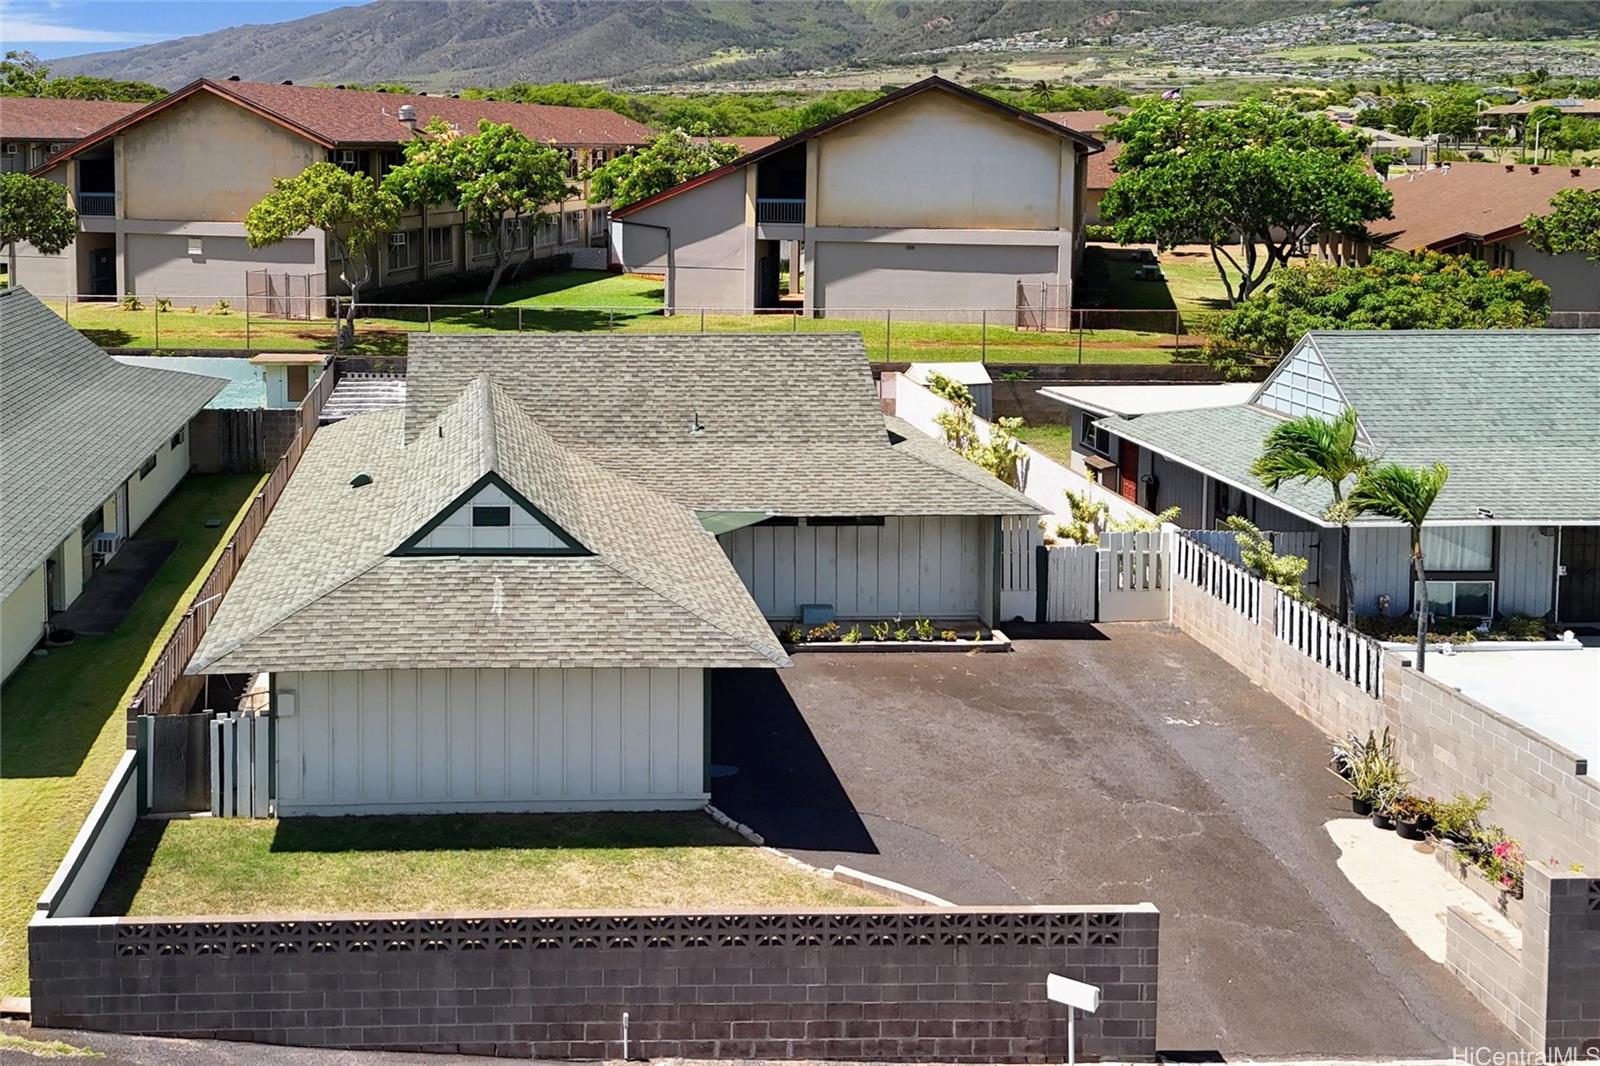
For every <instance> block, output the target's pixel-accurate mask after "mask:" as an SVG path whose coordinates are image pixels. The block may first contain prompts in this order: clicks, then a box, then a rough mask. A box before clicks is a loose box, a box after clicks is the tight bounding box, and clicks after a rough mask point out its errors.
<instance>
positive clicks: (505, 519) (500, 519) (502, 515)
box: [472, 506, 511, 526]
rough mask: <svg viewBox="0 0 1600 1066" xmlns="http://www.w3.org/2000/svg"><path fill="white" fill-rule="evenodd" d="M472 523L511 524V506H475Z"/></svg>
mask: <svg viewBox="0 0 1600 1066" xmlns="http://www.w3.org/2000/svg"><path fill="white" fill-rule="evenodd" d="M472 524H473V525H474V526H509V525H510V524H511V508H510V507H504V506H502V507H474V508H473V509H472Z"/></svg>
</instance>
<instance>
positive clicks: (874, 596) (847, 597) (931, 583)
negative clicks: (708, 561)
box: [717, 515, 995, 620]
mask: <svg viewBox="0 0 1600 1066" xmlns="http://www.w3.org/2000/svg"><path fill="white" fill-rule="evenodd" d="M993 523H994V519H993V518H991V517H986V516H979V515H923V516H911V517H895V516H889V517H886V518H885V519H884V520H883V525H881V526H877V525H861V526H830V525H816V526H813V525H807V524H805V523H804V522H802V523H801V524H800V525H795V526H783V525H758V526H746V527H745V528H743V529H738V530H734V531H733V532H731V533H724V534H722V535H721V536H719V537H718V538H717V540H718V541H719V542H720V543H721V544H722V547H723V550H724V551H726V552H727V553H728V558H729V559H730V560H731V561H732V562H733V568H734V569H735V570H736V571H738V574H739V577H740V579H741V580H743V581H744V585H745V588H747V589H749V590H750V595H751V597H752V598H753V599H754V600H755V601H756V605H757V606H758V607H760V608H761V613H762V614H764V615H765V616H766V617H768V618H798V617H799V615H800V606H801V605H802V604H808V603H831V604H833V608H834V613H835V614H836V615H837V616H838V617H840V618H892V617H894V616H896V615H900V616H902V617H908V618H909V617H923V618H938V619H951V620H964V619H969V618H981V619H987V618H988V616H989V614H990V613H991V608H990V606H989V603H988V600H987V597H986V596H985V591H986V590H992V568H993V566H994V550H995V549H994V545H993ZM984 567H989V568H990V570H989V572H988V573H986V572H985V571H984Z"/></svg>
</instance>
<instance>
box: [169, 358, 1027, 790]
mask: <svg viewBox="0 0 1600 1066" xmlns="http://www.w3.org/2000/svg"><path fill="white" fill-rule="evenodd" d="M407 377H408V380H407V388H406V391H405V398H404V403H403V406H395V407H392V408H389V409H386V410H378V411H374V412H371V413H366V414H359V415H355V416H353V417H350V418H347V419H344V420H343V421H340V422H336V423H334V424H332V425H330V426H327V427H325V428H323V429H322V430H320V431H319V432H318V433H317V435H316V437H315V438H313V440H312V443H311V445H310V447H309V448H308V449H307V451H306V454H305V457H304V459H303V460H302V462H301V465H300V467H299V469H298V470H297V471H296V472H295V475H294V477H293V478H292V479H291V480H290V482H289V485H288V487H287V488H286V489H285V491H284V494H283V496H282V497H281V498H280V500H279V502H278V504H277V507H276V508H275V510H274V512H273V514H272V517H271V518H270V519H269V520H268V522H267V524H266V526H265V528H264V529H263V531H262V534H261V537H260V539H259V540H258V541H257V542H256V545H255V547H254V548H253V550H252V551H251V553H250V555H249V557H248V558H247V559H246V561H245V563H244V565H243V567H242V568H241V570H240V573H239V576H238V578H237V579H236V580H235V582H234V585H233V587H232V588H231V589H230V590H229V592H228V593H227V595H226V596H225V597H224V598H223V600H222V603H221V605H220V607H219V609H218V612H217V614H216V616H215V618H214V620H213V621H212V623H211V626H210V628H209V629H208V631H207V633H206V636H205V639H204V640H203V641H202V643H201V645H200V647H199V649H198V650H197V652H196V654H195V656H194V659H193V661H192V662H191V664H190V667H189V669H190V671H191V672H193V673H213V674H214V673H256V672H265V673H268V674H270V675H271V684H270V690H271V693H272V698H271V706H272V712H271V713H272V716H273V724H272V727H271V728H272V729H273V730H274V731H275V732H274V736H275V738H276V739H275V740H274V742H273V743H274V748H275V752H276V756H275V759H276V762H275V784H274V788H275V790H276V791H275V793H274V798H275V801H276V803H277V809H278V812H279V813H280V814H331V813H366V812H378V811H407V812H411V811H442V810H457V811H490V810H494V811H505V810H560V809H675V808H686V807H695V806H699V805H700V804H703V803H704V802H705V800H706V798H707V795H708V786H707V780H706V776H705V775H706V759H707V756H708V753H709V744H708V743H707V734H706V730H707V729H708V728H709V721H710V719H709V716H708V714H707V705H706V701H707V699H708V698H709V697H708V694H709V692H710V688H709V686H708V685H707V683H706V678H705V672H706V671H708V670H713V669H733V668H757V669H763V668H773V667H781V666H784V665H786V664H787V662H788V660H787V658H786V657H785V654H784V650H783V646H782V645H781V644H780V643H779V642H778V640H777V638H776V636H775V635H774V626H773V622H774V620H780V621H781V620H792V619H796V618H799V617H800V616H801V614H802V611H801V609H802V607H810V608H811V612H812V613H813V614H818V615H820V616H821V617H827V616H828V615H830V614H831V615H832V616H834V617H837V618H840V619H844V620H849V619H878V618H892V617H895V616H897V615H900V616H905V617H916V616H923V617H930V618H934V619H947V620H950V621H952V622H954V621H958V620H959V621H968V622H971V621H977V620H981V621H984V622H991V621H993V620H994V619H996V618H997V617H998V611H999V605H998V599H999V588H998V585H999V563H1000V551H1001V537H1000V532H999V529H1000V525H1001V517H1002V516H1013V515H1026V516H1030V517H1031V516H1033V515H1036V514H1037V513H1038V511H1039V509H1038V508H1037V507H1036V506H1035V505H1034V504H1032V503H1031V502H1030V501H1029V500H1028V499H1027V498H1026V497H1025V496H1022V495H1021V494H1020V493H1018V492H1015V491H1014V490H1012V489H1010V488H1008V487H1007V486H1005V485H1003V484H1002V483H1000V482H999V481H997V480H996V479H994V478H993V477H991V476H990V475H989V474H988V473H986V472H984V471H982V470H979V469H978V468H977V467H974V466H972V465H970V464H968V463H967V462H966V461H965V460H963V459H960V458H958V457H956V456H955V455H954V454H952V453H951V452H949V451H948V450H947V449H945V448H944V447H943V446H942V445H940V444H939V443H938V442H935V441H931V440H929V439H927V438H926V437H924V436H922V435H921V434H919V433H917V432H915V431H914V430H910V429H909V427H905V426H903V425H899V426H897V425H896V424H894V423H892V422H891V421H890V420H886V418H885V416H884V415H883V414H882V412H881V411H880V409H879V406H878V402H877V398H876V395H875V393H874V390H873V385H872V377H871V372H870V370H869V368H868V365H867V359H866V351H865V346H864V345H863V344H862V341H861V339H860V338H859V337H857V336H851V335H842V334H841V335H814V336H785V335H768V334H762V335H754V336H738V335H710V336H664V337H662V336H615V335H605V334H521V335H506V336H495V337H483V336H467V335H459V336H445V335H439V334H436V335H432V336H421V335H419V336H416V337H413V338H411V345H410V350H409V359H408V367H407Z"/></svg>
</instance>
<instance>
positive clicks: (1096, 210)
mask: <svg viewBox="0 0 1600 1066" xmlns="http://www.w3.org/2000/svg"><path fill="white" fill-rule="evenodd" d="M1126 114H1127V112H1126V110H1111V111H1046V112H1044V113H1042V114H1040V116H1039V117H1040V118H1044V119H1049V120H1050V121H1051V122H1054V123H1055V124H1056V125H1058V126H1065V127H1066V128H1067V129H1069V130H1077V131H1078V132H1079V133H1087V134H1089V135H1090V136H1093V137H1097V138H1099V139H1100V140H1101V141H1104V142H1105V146H1106V150H1105V151H1103V152H1098V153H1096V154H1094V155H1092V156H1090V157H1089V172H1088V180H1087V181H1085V182H1084V206H1083V221H1084V222H1085V223H1086V224H1089V225H1096V224H1098V223H1099V222H1100V221H1101V219H1100V201H1101V200H1103V199H1104V198H1105V195H1106V190H1107V189H1109V188H1111V183H1112V182H1114V181H1116V180H1117V172H1116V170H1115V168H1114V167H1113V166H1112V164H1113V163H1115V162H1116V161H1117V157H1118V156H1119V155H1121V154H1122V144H1121V143H1120V142H1118V141H1108V140H1106V138H1105V137H1104V133H1105V129H1106V127H1107V126H1109V125H1111V124H1112V123H1113V122H1116V121H1117V120H1118V119H1120V118H1123V117H1124V116H1125V115H1126Z"/></svg>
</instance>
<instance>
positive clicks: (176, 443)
mask: <svg viewBox="0 0 1600 1066" xmlns="http://www.w3.org/2000/svg"><path fill="white" fill-rule="evenodd" d="M183 433H184V431H183V430H181V429H180V430H178V432H176V433H174V434H173V435H172V447H173V448H174V449H177V448H181V447H183Z"/></svg>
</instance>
